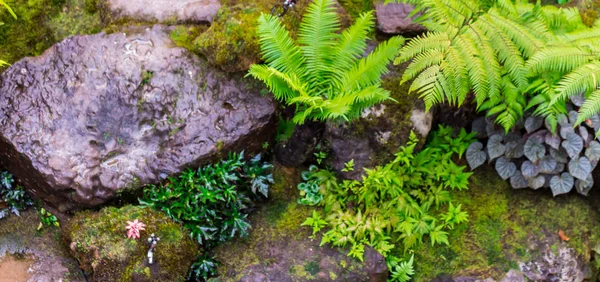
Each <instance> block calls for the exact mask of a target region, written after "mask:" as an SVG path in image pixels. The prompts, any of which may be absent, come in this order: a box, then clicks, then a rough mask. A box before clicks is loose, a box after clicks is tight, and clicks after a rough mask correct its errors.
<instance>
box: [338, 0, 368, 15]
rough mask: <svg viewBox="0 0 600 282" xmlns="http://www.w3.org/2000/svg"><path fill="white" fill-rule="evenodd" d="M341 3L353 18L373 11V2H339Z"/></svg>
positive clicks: (342, 0)
mask: <svg viewBox="0 0 600 282" xmlns="http://www.w3.org/2000/svg"><path fill="white" fill-rule="evenodd" d="M339 2H340V4H341V5H342V7H344V9H346V11H348V13H349V14H350V15H351V16H352V17H353V18H356V17H358V15H360V14H361V13H364V12H367V11H370V10H373V0H339Z"/></svg>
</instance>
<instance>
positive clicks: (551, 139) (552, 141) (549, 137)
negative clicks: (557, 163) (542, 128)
mask: <svg viewBox="0 0 600 282" xmlns="http://www.w3.org/2000/svg"><path fill="white" fill-rule="evenodd" d="M544 140H545V141H546V144H548V146H550V147H552V148H554V149H556V150H558V149H560V137H559V136H558V135H557V134H552V133H551V132H549V133H547V134H546V137H545V138H544Z"/></svg>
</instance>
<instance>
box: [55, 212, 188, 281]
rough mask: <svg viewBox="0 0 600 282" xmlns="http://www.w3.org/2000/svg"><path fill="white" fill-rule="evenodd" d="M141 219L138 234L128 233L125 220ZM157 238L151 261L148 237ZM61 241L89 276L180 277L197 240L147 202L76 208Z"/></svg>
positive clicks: (127, 278)
mask: <svg viewBox="0 0 600 282" xmlns="http://www.w3.org/2000/svg"><path fill="white" fill-rule="evenodd" d="M135 219H138V220H139V221H141V222H143V223H144V224H146V230H144V231H142V232H141V238H139V239H128V238H127V236H126V229H125V226H126V225H127V221H133V220H135ZM152 233H154V234H155V235H156V236H158V237H159V238H160V241H159V242H158V244H157V246H156V249H155V253H154V261H155V262H154V263H153V264H151V265H150V264H148V259H147V251H148V248H149V244H148V242H147V238H148V237H149V235H150V234H152ZM63 236H64V240H65V242H66V243H67V244H68V245H69V246H70V249H71V254H72V255H73V256H74V257H76V258H77V259H78V260H79V262H80V264H81V268H82V269H83V270H84V271H86V272H88V273H90V274H91V276H90V277H91V280H92V281H184V280H185V277H186V274H187V272H188V270H189V267H190V265H191V264H192V261H193V259H194V258H195V257H196V255H198V246H197V244H196V243H195V242H193V241H192V240H191V239H190V236H189V235H188V231H186V230H185V229H184V228H183V227H182V226H181V225H180V224H177V223H175V222H174V221H173V220H171V219H170V218H169V217H167V215H166V214H164V213H162V212H158V211H154V210H152V209H150V208H143V207H138V206H125V207H122V208H115V207H107V208H104V209H102V210H100V211H98V212H92V211H84V212H81V213H78V214H76V215H75V216H74V217H73V218H72V219H71V220H70V221H69V222H68V223H67V224H65V226H64V228H63Z"/></svg>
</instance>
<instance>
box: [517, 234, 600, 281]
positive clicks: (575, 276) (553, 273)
mask: <svg viewBox="0 0 600 282" xmlns="http://www.w3.org/2000/svg"><path fill="white" fill-rule="evenodd" d="M554 246H557V247H556V251H553V250H552V248H551V245H550V244H549V243H548V242H540V243H538V244H537V246H536V249H537V250H538V251H540V252H541V255H540V256H538V257H537V258H536V259H535V260H532V261H529V262H520V263H519V268H520V270H521V272H522V273H523V274H524V275H525V276H526V277H527V278H528V279H529V280H530V281H572V282H581V281H584V280H586V281H587V279H590V278H591V275H590V274H591V271H590V268H589V265H588V263H586V262H585V261H584V260H583V259H582V258H580V257H579V256H578V255H577V252H576V251H575V250H574V249H572V248H569V247H568V246H567V245H566V244H565V243H558V244H555V245H554ZM523 281H525V280H523Z"/></svg>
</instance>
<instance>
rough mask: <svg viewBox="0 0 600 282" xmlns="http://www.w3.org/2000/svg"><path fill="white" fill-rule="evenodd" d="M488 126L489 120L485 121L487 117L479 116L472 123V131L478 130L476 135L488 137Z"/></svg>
mask: <svg viewBox="0 0 600 282" xmlns="http://www.w3.org/2000/svg"><path fill="white" fill-rule="evenodd" d="M486 126H487V122H486V121H485V118H482V117H481V118H478V119H476V120H474V121H473V123H472V124H471V132H477V135H476V137H477V138H486V137H487V131H486V130H485V128H486Z"/></svg>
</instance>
